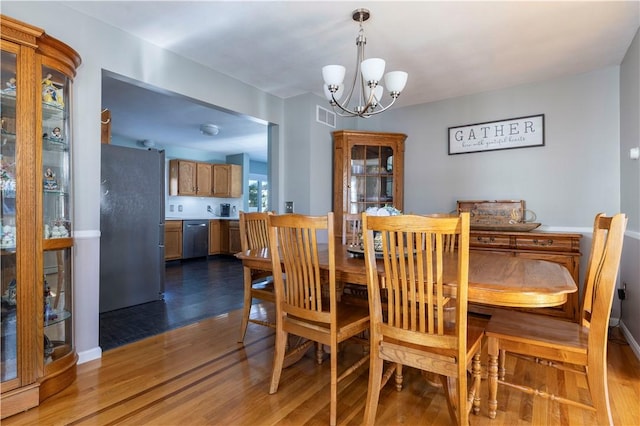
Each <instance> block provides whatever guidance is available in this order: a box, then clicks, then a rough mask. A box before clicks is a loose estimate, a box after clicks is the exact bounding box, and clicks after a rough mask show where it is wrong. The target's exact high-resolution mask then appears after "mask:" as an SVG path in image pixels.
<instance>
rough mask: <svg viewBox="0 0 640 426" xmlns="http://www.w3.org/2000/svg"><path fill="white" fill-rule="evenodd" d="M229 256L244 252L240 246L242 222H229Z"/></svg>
mask: <svg viewBox="0 0 640 426" xmlns="http://www.w3.org/2000/svg"><path fill="white" fill-rule="evenodd" d="M228 223H229V250H228V252H229V254H236V253H238V252H240V251H242V246H241V245H240V221H238V220H229V221H228Z"/></svg>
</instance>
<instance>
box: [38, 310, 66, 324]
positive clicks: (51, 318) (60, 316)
mask: <svg viewBox="0 0 640 426" xmlns="http://www.w3.org/2000/svg"><path fill="white" fill-rule="evenodd" d="M69 318H71V312H69V311H66V310H64V309H54V310H52V311H51V312H49V313H47V314H45V319H44V326H45V327H50V326H53V325H56V324H60V323H61V322H64V321H66V320H68V319H69Z"/></svg>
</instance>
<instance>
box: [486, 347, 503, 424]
mask: <svg viewBox="0 0 640 426" xmlns="http://www.w3.org/2000/svg"><path fill="white" fill-rule="evenodd" d="M487 347H488V355H489V365H488V376H489V418H491V419H495V418H496V411H497V409H498V352H499V342H498V339H496V338H495V337H488V338H487ZM502 352H503V354H502V357H503V358H504V351H502Z"/></svg>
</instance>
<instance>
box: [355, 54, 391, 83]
mask: <svg viewBox="0 0 640 426" xmlns="http://www.w3.org/2000/svg"><path fill="white" fill-rule="evenodd" d="M384 66H385V61H384V59H380V58H369V59H365V60H364V61H362V63H361V64H360V70H362V78H363V79H364V81H365V82H367V83H368V82H370V81H375V82H376V83H377V82H378V81H380V80H382V76H383V75H384Z"/></svg>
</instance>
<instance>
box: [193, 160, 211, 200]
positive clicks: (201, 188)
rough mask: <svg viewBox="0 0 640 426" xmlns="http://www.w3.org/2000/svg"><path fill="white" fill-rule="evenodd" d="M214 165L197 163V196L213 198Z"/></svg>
mask: <svg viewBox="0 0 640 426" xmlns="http://www.w3.org/2000/svg"><path fill="white" fill-rule="evenodd" d="M212 170H213V169H212V165H211V164H209V163H197V165H196V178H197V179H196V195H198V196H200V197H211V195H212V191H211V183H212V178H213V176H212Z"/></svg>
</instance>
